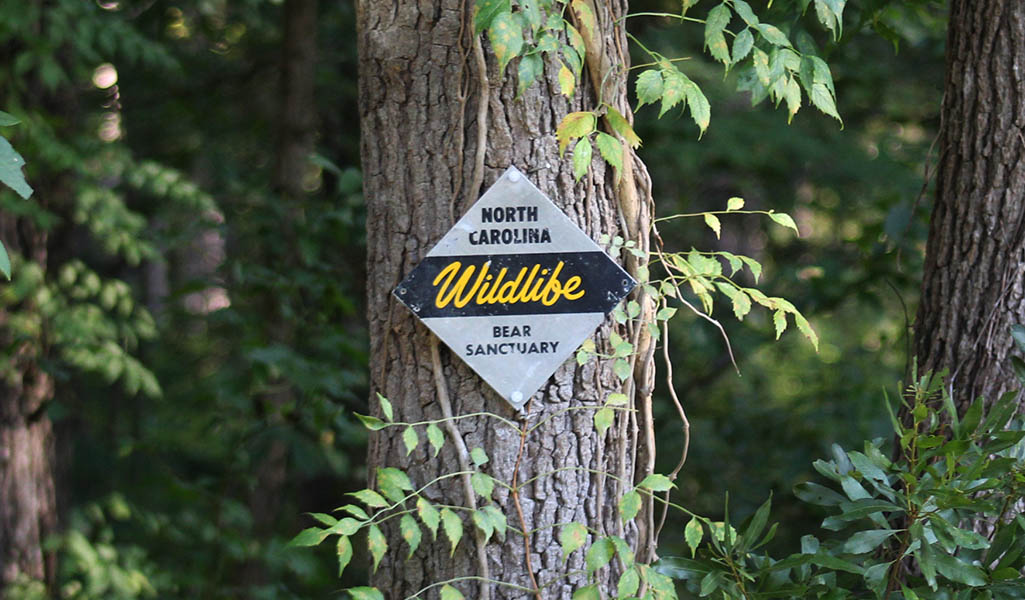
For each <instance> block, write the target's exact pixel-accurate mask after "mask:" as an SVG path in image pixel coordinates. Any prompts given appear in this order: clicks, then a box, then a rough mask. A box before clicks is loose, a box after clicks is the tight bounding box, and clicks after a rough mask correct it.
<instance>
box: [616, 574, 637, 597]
mask: <svg viewBox="0 0 1025 600" xmlns="http://www.w3.org/2000/svg"><path fill="white" fill-rule="evenodd" d="M640 587H641V577H640V575H639V574H638V573H637V569H636V568H633V567H631V568H629V569H627V570H626V571H623V574H622V575H620V576H619V584H618V585H617V586H616V597H617V598H629V597H630V596H633V595H634V594H636V593H637V590H638V589H639V588H640Z"/></svg>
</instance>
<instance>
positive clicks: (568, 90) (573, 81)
mask: <svg viewBox="0 0 1025 600" xmlns="http://www.w3.org/2000/svg"><path fill="white" fill-rule="evenodd" d="M559 65H560V66H559V92H560V93H562V95H563V96H566V97H567V98H571V97H572V96H573V90H574V89H576V85H577V78H576V77H575V76H574V75H573V71H570V70H569V67H567V66H566V65H565V64H563V63H559Z"/></svg>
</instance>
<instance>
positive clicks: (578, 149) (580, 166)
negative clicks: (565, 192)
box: [573, 137, 594, 181]
mask: <svg viewBox="0 0 1025 600" xmlns="http://www.w3.org/2000/svg"><path fill="white" fill-rule="evenodd" d="M593 152H594V149H593V148H592V147H591V140H589V139H587V138H586V137H583V138H580V141H579V142H577V145H576V146H574V147H573V177H575V178H576V180H577V181H580V178H581V177H583V176H584V175H586V174H587V168H588V167H590V166H591V155H592V153H593Z"/></svg>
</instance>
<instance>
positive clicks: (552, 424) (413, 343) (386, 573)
mask: <svg viewBox="0 0 1025 600" xmlns="http://www.w3.org/2000/svg"><path fill="white" fill-rule="evenodd" d="M596 4H598V5H600V6H598V7H597V9H596V12H597V16H598V22H599V29H600V31H599V32H598V38H599V40H598V42H599V46H598V47H600V44H601V43H604V45H605V47H606V48H616V47H619V48H625V47H626V40H625V39H622V38H623V34H622V31H621V30H618V29H615V28H614V27H613V25H612V24H613V23H614V22H616V19H617V18H618V17H619V16H621V15H622V14H623V12H624V11H625V3H624V2H604V3H596ZM472 10H473V2H464V1H462V0H441V1H438V2H434V3H414V2H370V1H363V2H360V3H359V6H358V32H359V33H358V35H359V50H360V113H361V126H362V136H363V138H362V158H363V169H364V189H365V195H366V199H367V207H368V215H367V227H368V241H367V243H368V271H369V277H368V280H369V283H368V313H369V314H368V316H369V321H370V344H371V355H370V368H371V377H372V390H373V392H379V393H381V394H382V395H384V396H385V397H387V398H389V399H390V400H391V402H392V403H393V404H394V406H395V411H396V418H397V419H400V420H402V421H409V422H415V421H421V420H427V419H439V418H441V417H442V416H443V408H442V406H443V405H444V404H445V403H446V402H450V403H451V408H452V411H453V413H454V414H455V415H465V414H468V413H476V412H479V411H489V412H492V413H497V414H498V415H501V416H503V417H505V418H507V419H510V420H513V421H516V422H518V423H520V424H521V426H522V425H524V424H528V425H531V426H533V425H537V424H541V425H540V426H539V427H538V429H536V430H534V431H533V432H532V433H531V434H530V436H529V437H527V438H526V440H525V444H524V445H523V447H522V450H521V438H520V435H519V434H518V433H516V430H515V429H514V428H512V427H509V426H507V425H503V424H501V423H499V422H498V421H496V420H494V419H490V418H483V417H482V418H470V419H463V420H460V421H458V422H457V423H456V428H457V429H458V435H459V437H460V438H461V440H462V441H463V442H464V443H465V446H466V447H467V448H469V449H472V448H475V447H481V448H483V449H485V450H486V452H487V453H488V455H489V456H490V458H491V461H490V462H489V463H488V464H487V465H486V466H485V467H484V470H485V471H486V472H487V473H489V474H490V475H491V476H493V477H494V478H496V479H498V480H501V481H504V482H506V483H511V482H512V481H513V480H514V479H515V480H516V481H518V482H525V481H529V480H533V481H532V483H530V485H528V486H526V487H524V488H523V490H522V491H521V493H520V498H519V506H517V503H516V502H515V498H514V497H513V495H512V494H510V493H509V491H508V490H506V489H505V488H503V487H501V486H498V487H496V491H495V502H496V505H497V506H498V508H499V509H500V510H501V511H502V512H503V513H504V514H505V515H506V516H507V517H508V519H509V525H510V526H512V527H516V528H517V529H521V528H522V529H525V530H526V531H527V532H529V534H528V536H527V539H526V540H525V539H524V537H522V536H520V535H519V534H515V533H513V532H512V531H510V532H509V533H508V535H507V537H506V539H505V541H504V542H495V541H494V540H493V541H492V542H491V543H490V544H488V545H487V546H486V547H484V548H480V547H478V546H477V545H475V543H474V539H473V526H472V523H471V521H470V520H469V519H468V518H466V519H464V527H465V531H466V535H465V537H464V539H463V541H462V543H461V544H460V546H459V548H458V549H457V550H456V551H455V554H454V556H452V557H451V558H450V556H449V547H448V540H447V539H445V538H444V537H443V536H442V535H440V534H439V537H438V540H437V541H436V542H434V541H432V540H430V539H429V538H430V534H429V533H425V534H424V540H423V543H422V545H421V546H420V548H419V549H418V550H417V551H416V553H415V555H414V556H413V557H412V558H410V559H409V560H406V558H405V555H406V551H407V547H406V546H405V543H404V542H403V540H402V538H401V536H400V535H399V532H398V528H397V527H391V528H388V529H387V530H386V535H387V538H388V545H389V547H390V548H391V550H390V551H389V552H388V554H387V555H386V556H385V558H384V560H383V562H382V563H381V566H380V568H379V569H378V571H377V572H376V575H375V576H374V578H373V581H374V584H375V585H376V586H378V587H379V588H380V589H381V590H382V591H383V592H384V595H385V597H386V598H405V597H407V596H409V595H411V594H413V593H416V592H417V591H419V590H421V589H422V588H424V587H426V586H428V585H430V584H432V583H436V582H440V581H444V580H447V579H451V578H455V577H466V576H477V577H484V576H486V577H488V578H489V579H491V580H495V581H503V582H508V583H511V584H515V585H517V586H521V588H520V589H515V588H510V587H505V586H501V585H488V584H485V583H480V582H478V581H461V582H459V583H457V584H456V587H458V588H460V589H461V590H462V591H463V593H464V594H465V595H466V597H467V598H477V599H482V598H487V597H488V594H490V597H491V598H510V599H512V598H515V599H523V598H528V597H529V598H533V597H534V594H532V593H529V592H526V591H524V590H523V589H522V588H530V589H533V587H534V584H535V582H536V583H537V584H541V585H543V584H544V583H545V582H548V581H551V580H555V583H554V584H552V585H550V586H548V587H546V588H545V589H544V590H543V591H542V592H541V594H540V596H541V597H544V598H553V599H554V598H565V599H569V598H570V596H571V595H572V592H573V591H574V589H577V588H578V587H580V585H582V581H583V578H582V577H581V576H579V575H577V576H572V577H568V578H565V577H563V575H565V574H566V573H568V572H571V571H575V570H580V569H583V567H584V564H583V553H582V552H577V553H575V554H574V555H572V556H571V557H570V559H569V562H568V563H566V562H564V560H563V555H562V551H561V549H560V545H559V541H558V536H559V531H560V527H559V525H560V524H564V523H569V522H572V521H577V522H582V523H587V524H589V525H590V526H591V527H592V528H594V529H595V530H597V531H599V532H602V533H603V534H609V535H621V536H623V537H624V538H627V539H629V540H635V539H636V538H637V530H636V527H635V526H634V525H633V524H632V523H628V524H626V525H625V526H624V525H623V524H621V523H620V522H619V521H618V519H617V512H616V509H615V506H616V502H617V501H618V499H619V497H620V495H621V494H622V493H623V492H625V491H626V489H628V487H629V486H631V485H632V482H633V479H634V464H635V462H634V460H635V454H636V453H637V452H638V447H637V430H638V423H637V421H636V418H635V417H633V416H631V415H629V414H627V413H618V416H617V417H616V423H615V424H614V425H613V426H612V427H611V428H610V429H609V430H608V432H607V433H606V435H605V436H599V435H598V433H597V432H596V431H595V427H594V425H593V421H592V418H593V414H594V413H593V411H592V410H568V411H567V409H573V408H577V407H584V406H595V405H600V404H601V403H603V402H604V401H605V399H606V397H607V396H608V394H609V393H610V392H613V391H619V390H620V388H621V384H620V382H619V380H618V379H617V378H616V377H615V376H614V375H613V373H612V372H611V362H610V361H605V360H593V359H592V361H591V362H589V363H587V364H586V365H584V366H578V365H577V364H576V363H575V362H574V361H573V360H569V361H567V362H566V363H565V364H563V365H562V366H561V367H560V368H559V369H558V370H557V371H556V373H555V374H554V375H553V376H552V377H551V378H550V379H549V380H548V382H547V383H546V384H545V385H544V386H543V387H542V389H541V390H540V391H539V392H538V393H537V394H535V395H534V396H533V398H532V399H531V400H530V401H529V402H528V404H527V405H526V407H525V414H526V416H525V417H523V416H521V415H519V414H517V413H515V412H514V411H513V410H512V409H511V407H510V406H509V405H508V404H507V403H506V402H505V401H504V400H502V399H501V398H500V397H499V396H498V395H497V394H495V393H494V392H493V391H491V389H490V388H489V387H488V386H487V385H486V384H485V383H484V382H483V381H482V380H481V379H480V378H479V377H478V376H477V375H476V374H475V373H473V372H472V371H471V370H470V368H469V367H467V366H466V364H464V363H463V362H462V360H461V359H460V358H458V357H457V356H455V355H453V354H452V353H451V352H449V350H448V349H447V348H446V347H444V345H441V346H440V349H439V347H438V346H435V344H438V342H437V340H436V339H434V338H433V335H432V334H431V333H430V332H429V331H428V330H427V328H426V327H424V326H423V325H422V324H421V323H420V322H419V321H418V320H417V319H416V318H415V317H414V316H413V314H412V313H410V312H409V311H408V310H407V309H406V308H404V307H403V306H401V305H400V304H399V303H398V302H397V301H396V300H395V299H394V298H393V297H392V295H391V292H392V290H393V289H394V288H395V286H396V285H397V284H398V283H399V282H400V281H401V280H402V279H403V277H404V276H405V275H406V274H407V273H409V271H410V270H411V269H413V267H415V266H416V265H417V264H418V263H419V262H420V261H421V259H422V258H423V257H424V255H425V254H426V253H427V251H428V250H430V248H431V247H432V246H433V244H434V243H435V242H437V241H438V240H439V239H440V238H441V237H442V236H443V235H444V234H445V233H446V232H447V231H448V230H449V228H451V226H452V225H453V224H454V222H455V221H456V220H457V219H458V218H459V217H460V216H461V215H462V214H463V213H464V212H465V211H466V210H467V208H468V207H469V206H470V205H471V204H472V203H474V202H475V201H476V200H477V199H478V198H479V196H480V194H481V193H482V192H483V191H484V190H485V189H486V188H487V187H488V186H489V185H490V184H491V183H492V182H494V181H495V180H496V179H497V178H498V177H499V176H500V175H501V174H502V172H503V171H504V170H505V169H506V168H507V167H508V166H509V165H515V166H516V167H518V168H519V169H520V170H521V171H523V172H524V173H526V174H527V176H528V177H529V178H530V180H531V181H532V182H533V183H534V184H535V185H536V186H537V187H539V188H540V189H541V190H542V191H543V192H544V193H546V194H547V195H548V196H549V197H550V198H552V200H553V201H554V202H555V203H556V204H557V205H558V206H559V207H560V208H562V209H563V210H564V211H565V212H566V213H567V214H568V215H569V217H570V219H571V220H573V221H575V222H576V223H577V224H578V225H580V227H581V228H582V229H583V230H584V231H585V232H586V233H587V234H588V235H590V236H591V237H592V238H593V239H598V238H599V236H600V235H601V234H603V233H604V234H610V235H623V236H624V237H631V234H632V233H633V232H628V231H624V230H623V229H621V227H620V223H621V222H622V221H621V219H620V214H621V213H620V210H621V206H620V201H621V193H622V191H621V190H619V189H617V186H616V183H615V180H614V177H613V173H612V169H611V168H610V167H607V166H606V165H604V164H603V163H601V161H600V160H597V159H596V160H595V161H594V162H593V164H592V165H591V170H590V172H589V173H588V175H586V176H585V177H584V178H583V179H582V180H581V181H580V182H579V183H578V182H575V181H574V178H573V174H572V167H571V165H570V161H569V159H568V156H567V158H566V159H562V158H560V156H559V149H558V143H557V141H556V138H555V131H556V127H557V125H558V124H559V122H560V121H561V119H562V118H563V117H564V116H565V115H566V114H567V113H569V112H572V111H579V110H590V109H593V108H594V107H595V106H596V104H597V97H598V94H597V93H596V91H595V89H594V86H593V84H592V82H591V81H590V79H589V78H588V76H587V75H586V74H585V75H584V76H583V77H582V78H581V79H582V81H580V82H579V84H578V85H579V89H578V92H577V94H576V95H574V96H573V98H571V99H569V100H567V99H566V98H565V97H564V96H562V95H560V93H559V90H560V87H559V82H558V79H557V73H558V64H553V62H552V61H549V62H548V63H547V64H546V68H545V74H544V76H543V77H541V78H540V79H539V81H538V83H536V84H535V85H534V86H532V87H531V88H530V89H528V90H527V91H526V92H524V93H523V95H522V97H520V98H517V89H516V78H515V75H514V74H515V72H516V68H517V62H518V61H516V60H514V61H513V62H512V63H511V64H510V65H509V66H508V68H507V70H506V76H505V77H502V76H501V75H500V74H499V72H498V68H497V62H496V61H495V59H494V56H493V54H492V53H491V51H490V47H489V44H488V42H486V41H485V42H483V46H479V45H477V44H478V43H479V42H476V41H475V40H474V36H473V18H472ZM621 66H622V67H623V68H622V70H621V71H618V72H617V73H616V75H615V76H614V77H611V78H610V79H611V80H613V81H616V82H619V81H620V80H619V79H618V78H619V77H621V76H622V73H625V65H622V64H621ZM585 73H586V72H585ZM599 81H600V79H599ZM612 89H614V90H615V91H614V92H613V93H612V94H611V95H610V94H609V92H608V91H607V92H606V95H604V99H605V101H607V102H611V103H613V104H614V105H617V106H619V107H620V109H621V111H623V112H624V114H629V109H628V107H627V106H626V102H625V85H613V86H612ZM596 154H597V153H596ZM633 192H634V194H635V197H636V190H634V191H633ZM640 230H641V231H646V229H645V228H640ZM645 247H646V246H645ZM609 323H610V322H609V321H606V324H605V325H604V326H602V327H601V328H600V330H599V332H598V333H597V334H596V336H595V338H596V340H597V342H598V349H599V351H603V350H602V349H603V347H605V344H606V340H607V336H608V334H609V332H610V331H612V330H613V327H612V326H610V324H609ZM619 333H620V335H623V336H626V335H627V332H626V331H624V330H623V329H621V328H620V331H619ZM605 351H607V347H606V350H605ZM638 364H639V365H641V367H643V369H645V371H644V372H645V373H650V369H647V366H648V365H647V361H646V360H645V358H643V357H642V358H641V359H640V360H638ZM647 381H649V380H647V379H646V380H645V382H644V383H643V384H642V385H640V386H638V387H643V388H644V389H645V390H646V389H647ZM372 404H373V405H375V406H376V405H377V402H376V400H373V401H372ZM401 433H402V432H401V430H394V429H386V430H383V431H381V432H378V433H377V434H374V435H373V437H372V439H371V445H370V451H369V464H370V467H371V470H372V471H373V469H374V468H375V467H380V466H396V467H399V468H402V469H404V470H406V471H407V472H408V473H409V475H410V476H411V478H412V479H413V482H414V485H417V486H420V485H423V484H425V483H427V482H429V481H431V480H432V479H434V478H436V477H438V476H441V475H443V474H446V473H453V472H456V471H459V470H460V469H461V461H460V456H459V453H458V452H457V450H456V445H455V444H453V443H452V440H451V439H449V440H448V443H447V445H446V446H445V448H444V450H442V452H441V454H440V455H439V456H438V457H437V458H434V457H433V455H432V454H431V453H430V452H429V448H428V447H426V444H421V445H420V447H419V448H418V449H417V450H416V451H414V452H413V453H412V454H411V455H409V456H408V457H407V455H406V449H405V447H404V446H403V443H402V441H401ZM648 454H649V455H650V452H649V453H648ZM463 462H465V460H464V461H463ZM560 469H562V470H561V471H560ZM600 472H607V473H611V474H612V475H613V476H614V477H613V476H608V475H603V474H600ZM371 477H373V475H372V474H371ZM616 477H618V478H619V479H620V480H621V481H622V482H624V483H623V484H619V483H617V482H616V479H615V478H616ZM533 478H536V479H533ZM624 485H625V486H627V487H624ZM425 496H426V497H427V498H428V499H429V500H430V501H432V502H436V503H440V504H448V505H458V506H467V505H468V502H469V500H468V496H469V494H467V493H466V492H465V490H464V485H463V483H462V482H461V481H460V480H459V479H458V478H457V479H449V480H446V481H444V482H443V483H441V484H439V485H434V486H432V487H430V488H429V489H428V490H427V491H426V492H425ZM481 502H482V504H483V503H484V501H483V500H482V501H481ZM521 511H522V521H521V517H520V512H521ZM461 514H462V513H461ZM396 521H397V520H396V519H393V520H391V521H389V522H388V523H386V524H388V525H391V524H394V523H395V522H396ZM528 565H529V566H530V569H528ZM615 575H616V574H615V573H613V572H612V571H611V570H610V569H606V570H604V571H603V572H602V575H601V579H602V580H603V581H604V582H605V584H606V585H605V588H606V589H609V588H610V587H612V588H613V589H614V584H613V583H612V582H613V581H614V577H615ZM436 593H437V588H435V590H434V591H432V592H431V595H429V596H427V597H432V598H433V597H436V596H434V595H433V594H436Z"/></svg>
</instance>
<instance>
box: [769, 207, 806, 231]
mask: <svg viewBox="0 0 1025 600" xmlns="http://www.w3.org/2000/svg"><path fill="white" fill-rule="evenodd" d="M769 218H770V219H772V220H773V221H775V222H776V223H778V224H779V225H782V226H783V227H789V228H790V229H793V230H794V231H795V232H797V234H798V235H800V234H801V232H800V231H798V230H797V224H796V223H794V220H793V219H792V218H791V217H790V215H788V214H786V213H777V212H774V213H769Z"/></svg>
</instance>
